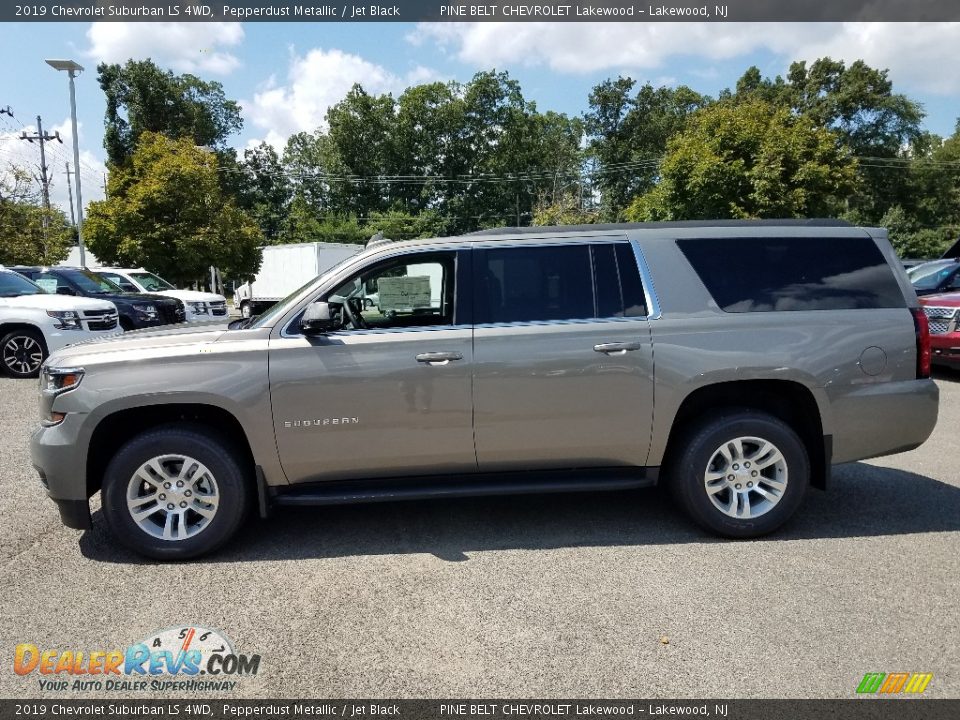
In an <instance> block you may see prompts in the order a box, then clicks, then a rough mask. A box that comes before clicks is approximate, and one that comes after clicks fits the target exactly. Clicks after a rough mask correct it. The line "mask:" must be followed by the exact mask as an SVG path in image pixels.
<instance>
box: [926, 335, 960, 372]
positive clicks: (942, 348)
mask: <svg viewBox="0 0 960 720" xmlns="http://www.w3.org/2000/svg"><path fill="white" fill-rule="evenodd" d="M930 350H931V356H930V359H931V360H932V361H933V362H934V363H936V364H938V365H960V332H954V333H945V334H942V335H940V334H938V335H931V336H930Z"/></svg>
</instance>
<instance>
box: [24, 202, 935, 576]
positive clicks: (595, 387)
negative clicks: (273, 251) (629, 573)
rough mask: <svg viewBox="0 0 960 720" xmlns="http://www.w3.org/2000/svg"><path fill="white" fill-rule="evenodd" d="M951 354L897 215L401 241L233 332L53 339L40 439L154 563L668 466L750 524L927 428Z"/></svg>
mask: <svg viewBox="0 0 960 720" xmlns="http://www.w3.org/2000/svg"><path fill="white" fill-rule="evenodd" d="M929 362H930V355H929V334H928V332H927V328H926V317H925V315H924V314H923V313H922V312H921V311H920V310H919V306H918V303H917V298H916V295H915V294H914V292H913V289H912V288H911V286H910V283H909V282H908V280H907V277H906V274H905V273H904V271H903V269H902V267H901V266H900V265H899V263H898V261H897V258H896V256H895V255H894V253H893V250H892V248H891V246H890V244H889V243H888V242H887V239H886V233H885V231H883V230H878V229H873V228H857V227H851V226H848V225H846V224H843V223H837V222H833V221H768V222H742V221H733V222H709V223H704V222H687V223H662V224H644V225H606V226H603V225H597V226H585V227H573V228H525V229H521V230H513V229H511V230H503V231H489V232H485V233H480V234H474V235H469V236H465V237H457V238H440V239H433V240H415V241H409V242H394V243H390V242H386V243H378V244H377V245H376V246H372V247H370V248H368V249H367V250H366V251H364V252H362V253H360V254H358V255H356V256H353V257H351V258H349V259H347V260H345V261H344V262H343V263H341V264H340V265H338V266H336V267H334V268H333V269H331V270H329V271H328V272H327V273H325V274H324V275H322V276H320V277H318V278H316V279H315V280H312V281H311V282H309V283H308V284H307V285H305V286H304V287H302V288H300V289H299V290H297V291H296V292H294V293H293V294H291V295H290V296H289V297H287V298H286V299H285V300H282V301H280V302H279V303H277V304H276V305H274V306H273V307H272V308H271V309H270V310H269V311H267V312H266V313H264V314H263V315H261V316H259V317H258V318H255V319H254V320H252V321H246V320H245V321H239V322H238V323H235V324H234V327H232V328H231V329H228V328H227V327H225V326H219V327H217V326H211V325H205V326H201V327H196V328H189V327H177V328H171V329H160V330H156V331H146V332H140V333H136V334H132V335H130V336H129V337H121V338H117V339H115V340H106V341H103V342H98V343H93V344H85V345H81V346H78V347H71V348H67V349H64V350H61V351H59V352H57V353H54V354H53V355H52V356H51V357H50V359H49V360H48V361H47V363H46V364H45V365H44V368H43V373H42V377H41V389H40V395H41V401H40V407H41V415H42V418H41V423H42V426H41V427H40V428H39V429H38V430H37V431H36V432H35V433H34V435H33V438H32V446H31V451H32V457H33V462H34V464H35V465H36V467H37V469H38V470H39V472H40V477H41V480H42V482H43V483H44V485H45V486H46V488H47V490H48V492H49V494H50V497H51V498H52V499H53V500H54V501H55V502H56V503H57V504H58V505H59V508H60V514H61V517H62V519H63V522H64V523H65V524H66V525H68V526H70V527H74V528H87V527H90V522H91V520H90V511H89V507H88V498H89V497H90V496H92V495H93V494H94V493H96V492H97V491H98V490H99V491H101V495H102V507H103V514H104V517H105V518H106V521H107V523H108V524H109V526H110V528H111V529H112V531H113V533H114V535H115V536H116V537H117V539H118V540H119V541H121V542H123V543H124V544H126V545H128V546H130V547H132V548H134V549H135V550H137V551H138V552H140V553H143V554H144V555H148V556H151V557H155V558H166V559H179V558H188V557H193V556H196V555H199V554H201V553H205V552H208V551H211V550H213V549H215V548H217V547H219V546H221V545H222V544H223V543H224V542H226V541H227V539H228V538H230V537H231V536H232V535H233V534H234V533H235V532H236V531H237V529H238V528H239V527H240V525H241V523H242V522H243V520H244V517H245V516H246V515H247V514H248V511H250V510H252V509H258V510H259V512H260V514H261V515H263V516H266V515H267V514H268V512H269V511H270V510H271V508H273V507H275V506H280V505H308V504H316V505H324V504H338V503H353V502H372V501H380V500H398V499H409V498H430V497H439V496H443V497H449V496H455V495H463V496H468V495H485V494H493V493H504V494H507V493H540V492H553V491H591V490H610V489H622V488H635V487H643V486H649V485H653V484H655V483H657V482H658V481H659V482H661V483H666V484H667V485H669V487H670V489H671V490H672V492H673V494H674V496H675V497H676V500H677V501H678V503H679V504H680V506H682V507H683V509H684V510H685V511H686V512H687V513H688V514H689V515H690V516H691V517H692V518H693V519H694V520H696V521H697V522H698V523H700V524H701V525H703V526H705V527H706V528H709V529H710V530H712V531H714V532H716V533H719V534H721V535H724V536H727V537H733V538H744V537H754V536H758V535H761V534H764V533H769V532H771V531H773V530H775V529H777V528H778V527H780V526H781V525H782V524H783V523H784V522H785V521H786V520H787V519H788V518H789V517H790V516H791V515H792V514H793V513H794V511H795V510H796V509H797V507H798V506H799V505H800V504H801V502H802V501H803V497H804V494H805V493H806V491H807V488H808V486H810V485H813V486H814V487H817V488H821V489H823V488H826V486H827V483H828V480H829V477H830V468H831V465H832V464H835V463H844V462H850V461H853V460H859V459H861V458H868V457H874V456H878V455H885V454H889V453H896V452H902V451H904V450H908V449H911V448H915V447H917V446H918V445H920V444H921V443H923V442H924V441H925V440H926V439H927V437H928V436H929V435H930V433H931V432H932V430H933V427H934V425H935V423H936V419H937V409H938V391H937V387H936V385H935V384H934V383H933V382H932V381H931V380H930V379H929V372H930V366H929ZM851 510H852V509H851Z"/></svg>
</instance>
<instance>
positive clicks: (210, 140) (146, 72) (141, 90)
mask: <svg viewBox="0 0 960 720" xmlns="http://www.w3.org/2000/svg"><path fill="white" fill-rule="evenodd" d="M97 77H98V81H99V83H100V88H101V89H102V90H103V92H104V95H105V96H106V103H107V109H106V113H105V116H104V125H105V128H104V136H103V145H104V148H105V149H106V151H107V159H108V161H109V162H110V163H111V164H113V165H122V164H124V163H126V162H127V161H128V160H129V159H130V157H131V156H132V154H133V152H134V149H135V148H136V146H137V141H138V139H139V137H140V135H141V133H144V132H154V133H161V134H163V135H166V136H167V137H169V138H187V139H189V140H191V141H192V142H193V144H195V145H201V146H205V147H209V148H211V149H213V150H216V151H225V149H226V140H227V138H228V137H229V136H230V135H231V134H233V133H235V132H237V131H238V130H240V128H241V127H242V126H243V120H242V118H241V117H240V106H239V105H238V104H237V103H236V102H235V101H233V100H228V99H227V98H226V96H225V95H224V92H223V87H222V86H221V85H220V83H218V82H207V81H204V80H201V79H200V78H198V77H196V76H194V75H190V74H185V75H174V74H173V73H172V72H170V71H169V70H162V69H160V68H159V67H157V66H156V65H155V64H154V63H153V61H151V60H129V61H127V63H126V64H125V65H122V66H121V65H118V64H106V63H101V64H100V65H98V66H97Z"/></svg>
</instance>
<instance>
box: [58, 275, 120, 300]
mask: <svg viewBox="0 0 960 720" xmlns="http://www.w3.org/2000/svg"><path fill="white" fill-rule="evenodd" d="M61 272H62V273H63V274H64V276H65V277H67V278H69V279H70V281H71V282H73V283H74V284H75V285H76V286H77V287H79V288H80V289H81V290H82V291H83V292H85V293H90V294H91V295H105V294H107V293H119V292H123V291H122V290H121V289H120V288H119V286H117V285H114V284H113V283H112V282H110V281H109V280H107V279H106V278H105V277H100V276H99V275H97V274H96V273H93V272H90V271H89V270H62V271H61Z"/></svg>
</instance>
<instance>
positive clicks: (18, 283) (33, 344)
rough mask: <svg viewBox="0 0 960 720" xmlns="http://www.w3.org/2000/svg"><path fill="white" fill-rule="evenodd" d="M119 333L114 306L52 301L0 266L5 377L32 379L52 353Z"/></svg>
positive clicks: (55, 297) (0, 345)
mask: <svg viewBox="0 0 960 720" xmlns="http://www.w3.org/2000/svg"><path fill="white" fill-rule="evenodd" d="M118 332H121V330H120V328H119V325H118V321H117V308H116V307H114V305H113V303H111V302H108V301H106V300H91V299H87V298H79V297H64V296H62V295H51V294H49V293H47V292H45V291H44V290H43V288H41V287H40V286H39V285H37V284H36V283H34V282H31V281H30V280H27V279H26V278H25V277H23V276H22V275H19V274H18V273H15V272H13V271H12V270H7V269H5V268H3V267H2V266H0V358H2V360H3V365H2V368H0V369H2V370H3V372H4V373H5V374H7V375H8V376H10V377H15V378H28V377H36V376H37V373H38V372H39V370H40V365H41V364H42V363H43V361H44V360H46V359H47V356H48V355H49V354H50V353H51V352H54V351H56V350H59V349H60V348H62V347H65V346H67V345H69V344H71V343H78V342H83V341H84V340H92V339H95V338H101V337H108V336H110V335H115V334H116V333H118Z"/></svg>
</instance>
